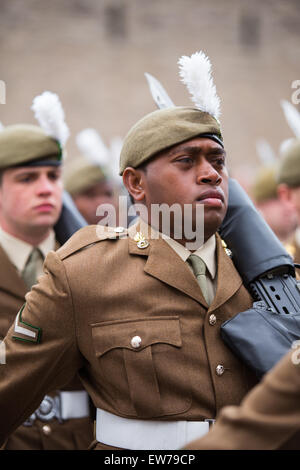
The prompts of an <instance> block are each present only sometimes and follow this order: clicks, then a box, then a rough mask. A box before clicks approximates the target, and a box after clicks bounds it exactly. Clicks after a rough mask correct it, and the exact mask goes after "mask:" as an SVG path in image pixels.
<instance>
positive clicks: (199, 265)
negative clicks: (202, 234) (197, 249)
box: [188, 255, 209, 305]
mask: <svg viewBox="0 0 300 470" xmlns="http://www.w3.org/2000/svg"><path fill="white" fill-rule="evenodd" d="M188 262H189V263H190V264H191V265H192V268H193V271H194V274H195V276H196V278H197V281H198V284H199V286H200V289H201V291H202V294H203V297H204V298H205V300H206V302H207V304H208V305H209V296H208V291H207V282H206V275H205V273H206V264H205V263H204V261H203V260H202V259H201V258H200V257H199V256H197V255H190V256H189V257H188Z"/></svg>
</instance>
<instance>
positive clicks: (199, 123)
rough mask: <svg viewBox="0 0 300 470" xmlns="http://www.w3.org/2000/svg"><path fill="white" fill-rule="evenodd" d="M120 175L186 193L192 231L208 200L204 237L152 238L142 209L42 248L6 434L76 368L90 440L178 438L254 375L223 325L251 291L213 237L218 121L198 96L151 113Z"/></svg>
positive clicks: (9, 349) (174, 195) (219, 167)
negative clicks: (127, 219)
mask: <svg viewBox="0 0 300 470" xmlns="http://www.w3.org/2000/svg"><path fill="white" fill-rule="evenodd" d="M120 172H121V173H122V174H123V178H124V182H125V185H126V187H127V189H128V191H129V193H130V194H131V196H132V197H133V199H134V200H135V201H136V202H140V203H143V205H144V207H147V208H150V207H151V205H153V204H156V203H158V204H160V203H165V204H167V205H169V206H171V205H173V204H174V203H178V205H179V207H181V208H183V206H184V204H188V205H189V207H191V208H192V214H193V217H192V222H193V228H194V227H195V222H196V221H195V213H196V209H197V206H198V205H200V206H202V207H204V208H205V211H204V222H205V223H204V239H205V243H204V244H203V245H202V246H200V247H199V248H198V249H195V250H194V253H193V254H194V257H192V258H190V255H191V252H190V251H189V250H188V249H187V248H186V246H185V245H186V242H187V240H186V238H185V237H184V235H182V237H181V238H179V239H177V240H175V239H174V238H175V237H174V238H172V235H173V236H174V234H173V233H172V230H171V232H170V235H171V236H170V237H163V235H162V234H161V233H158V238H157V237H154V236H152V237H151V236H150V227H149V225H151V224H152V219H151V218H148V219H147V218H146V219H144V220H142V218H141V220H140V221H138V222H137V223H136V225H134V226H132V227H131V228H130V229H129V230H128V231H127V230H126V229H124V228H122V227H116V228H111V229H110V228H103V229H102V230H100V227H99V226H89V227H86V228H84V229H82V230H80V231H79V232H77V234H75V235H74V236H73V237H72V238H71V239H70V240H69V241H68V242H67V243H66V244H65V245H64V246H63V247H61V248H60V249H59V250H58V251H57V252H51V253H49V255H48V256H47V259H46V262H45V266H44V268H45V273H46V274H45V276H43V277H42V278H40V280H39V283H38V284H37V285H35V286H34V287H33V289H32V291H31V293H30V294H28V295H27V299H26V300H27V302H26V305H25V307H24V308H23V309H22V310H21V311H20V312H19V314H18V316H17V319H16V322H15V323H14V325H12V327H11V328H10V330H9V332H8V334H7V336H6V338H5V340H4V345H5V349H6V364H3V365H0V417H1V419H0V441H1V440H3V439H5V438H6V436H7V435H8V434H9V433H11V432H12V431H13V430H14V428H15V427H16V426H17V425H18V424H20V423H22V421H24V420H25V419H26V418H27V417H28V415H30V413H31V412H32V411H33V410H34V409H35V408H36V407H37V406H38V404H39V402H40V400H41V399H42V397H43V395H44V394H45V393H47V392H48V391H49V390H51V389H53V388H60V387H61V386H62V384H63V383H65V381H66V380H69V379H71V378H72V376H73V375H74V374H75V373H76V372H79V375H80V377H81V380H82V382H83V384H84V386H85V388H86V390H87V391H88V393H89V394H90V396H91V398H92V401H93V403H94V405H95V406H96V408H97V421H96V442H95V443H94V446H93V447H94V448H96V449H111V448H125V449H176V448H180V447H183V445H185V444H186V443H187V442H190V441H191V440H192V439H194V438H196V437H200V436H202V435H203V434H205V433H206V432H207V431H208V429H209V425H210V423H211V422H212V421H213V420H214V419H215V418H216V416H217V415H218V413H219V411H220V410H221V408H222V407H223V406H225V405H229V404H232V405H233V404H239V403H240V401H241V400H242V398H243V397H244V395H245V394H246V393H247V392H248V391H249V389H250V388H251V387H252V386H253V385H254V384H256V382H257V381H256V378H255V377H254V376H253V374H252V373H251V372H250V371H249V369H248V368H247V367H246V366H245V365H244V364H243V363H241V362H240V360H239V359H238V358H237V357H236V356H234V355H233V354H232V353H231V351H230V350H229V349H228V348H227V347H226V346H225V345H224V343H223V341H222V339H221V336H220V325H221V324H222V323H223V322H224V321H225V320H227V319H228V318H230V317H232V316H233V315H235V314H237V313H238V312H240V311H243V310H246V309H247V308H249V307H250V306H251V305H252V298H251V296H250V294H249V293H248V291H247V290H246V288H245V287H244V286H243V283H242V279H241V277H240V275H239V274H238V272H237V271H236V269H235V267H234V265H233V263H232V261H231V259H230V257H229V256H228V255H227V253H226V252H225V250H224V246H223V244H222V241H221V239H220V237H219V236H218V235H217V234H216V232H217V229H218V227H219V226H220V224H221V222H222V220H223V218H224V216H225V213H226V207H227V199H228V194H227V192H228V190H227V179H228V175H227V169H226V165H225V150H224V144H223V140H222V135H221V131H220V125H219V122H218V121H217V120H216V118H215V117H214V116H213V115H212V114H210V113H209V112H208V111H205V110H204V111H203V110H201V109H199V107H198V108H196V107H194V108H193V107H173V108H170V109H165V110H159V111H155V112H153V113H151V114H149V115H147V116H145V117H144V118H143V119H142V120H140V121H139V122H138V123H137V124H136V125H135V126H134V127H133V128H132V129H131V131H130V132H129V133H128V135H127V137H126V139H125V142H124V146H123V150H122V154H121V159H120ZM156 229H157V231H159V230H161V229H162V228H161V227H160V226H158V227H157V226H156ZM157 231H155V233H156V234H157ZM199 264H200V265H201V268H203V267H204V270H203V271H202V272H201V271H200V268H199ZM196 276H197V277H196ZM197 279H198V281H197ZM20 327H21V328H20ZM33 364H34V365H33ZM33 384H34V387H33ZM181 431H182V432H181Z"/></svg>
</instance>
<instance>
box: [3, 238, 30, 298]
mask: <svg viewBox="0 0 300 470" xmlns="http://www.w3.org/2000/svg"><path fill="white" fill-rule="evenodd" d="M0 264H1V269H0V290H4V291H7V292H11V293H12V294H13V295H14V296H16V297H19V298H20V299H24V297H25V294H26V292H27V287H26V285H25V283H24V281H23V279H22V278H21V277H20V275H19V273H18V271H17V269H16V268H15V267H14V265H13V264H12V263H11V261H10V260H9V258H8V256H7V254H6V253H5V251H4V250H3V248H2V246H0Z"/></svg>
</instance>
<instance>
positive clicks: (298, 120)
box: [280, 100, 300, 138]
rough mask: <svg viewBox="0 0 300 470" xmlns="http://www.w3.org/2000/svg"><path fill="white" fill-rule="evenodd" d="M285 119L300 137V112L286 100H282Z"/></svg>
mask: <svg viewBox="0 0 300 470" xmlns="http://www.w3.org/2000/svg"><path fill="white" fill-rule="evenodd" d="M280 104H281V107H282V109H283V113H284V116H285V119H286V121H287V123H288V125H289V126H290V128H291V130H292V131H293V133H294V134H295V136H296V137H298V138H300V113H299V111H298V110H297V109H296V108H295V107H294V106H293V105H292V104H291V103H290V102H289V101H286V100H281V101H280Z"/></svg>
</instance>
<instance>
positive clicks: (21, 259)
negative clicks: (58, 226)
mask: <svg viewBox="0 0 300 470" xmlns="http://www.w3.org/2000/svg"><path fill="white" fill-rule="evenodd" d="M0 244H1V246H2V248H3V249H4V251H5V252H6V254H7V256H8V258H9V259H10V261H11V262H12V263H13V264H14V265H15V266H16V268H17V269H18V271H19V272H21V271H23V269H24V267H25V264H26V261H27V259H28V256H29V255H30V253H31V251H32V249H33V248H34V247H33V246H32V245H30V244H29V243H26V242H24V241H23V240H20V239H19V238H16V237H14V236H13V235H10V234H9V233H7V232H5V231H4V230H3V229H2V228H1V227H0ZM38 248H39V249H40V250H41V252H42V254H43V256H44V258H45V257H46V256H47V254H48V253H49V251H51V250H54V249H55V233H54V231H53V230H51V232H50V234H49V235H48V237H47V238H46V239H45V240H44V241H42V243H40V244H39V245H38Z"/></svg>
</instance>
